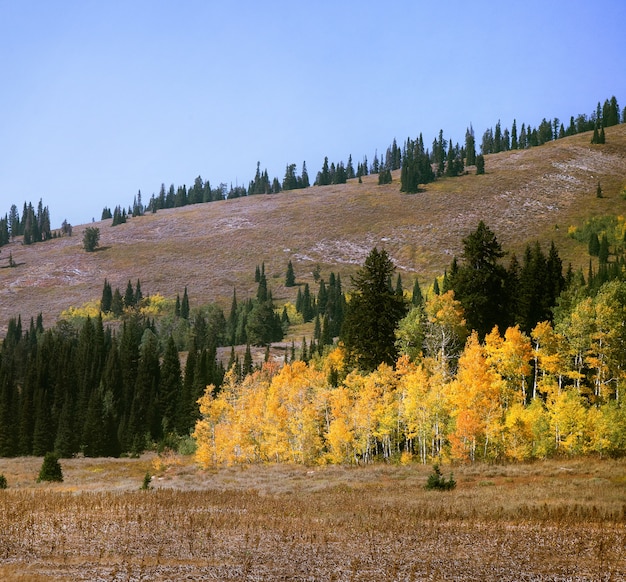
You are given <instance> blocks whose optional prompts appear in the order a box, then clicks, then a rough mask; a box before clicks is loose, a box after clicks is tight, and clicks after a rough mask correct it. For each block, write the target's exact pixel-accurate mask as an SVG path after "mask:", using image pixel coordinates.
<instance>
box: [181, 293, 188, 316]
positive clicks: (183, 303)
mask: <svg viewBox="0 0 626 582" xmlns="http://www.w3.org/2000/svg"><path fill="white" fill-rule="evenodd" d="M180 316H181V317H182V318H183V319H189V296H188V295H187V286H185V291H184V292H183V298H182V300H181V302H180Z"/></svg>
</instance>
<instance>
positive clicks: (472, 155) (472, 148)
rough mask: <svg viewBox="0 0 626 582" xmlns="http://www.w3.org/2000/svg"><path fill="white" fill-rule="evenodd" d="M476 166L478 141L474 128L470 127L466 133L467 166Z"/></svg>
mask: <svg viewBox="0 0 626 582" xmlns="http://www.w3.org/2000/svg"><path fill="white" fill-rule="evenodd" d="M474 164H476V139H475V137H474V128H473V127H472V126H471V125H470V126H469V127H468V128H467V131H466V132H465V165H467V166H473V165H474Z"/></svg>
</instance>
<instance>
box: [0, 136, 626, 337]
mask: <svg viewBox="0 0 626 582" xmlns="http://www.w3.org/2000/svg"><path fill="white" fill-rule="evenodd" d="M590 139H591V135H590V134H580V135H577V136H573V137H570V138H566V139H562V140H558V141H556V142H551V143H549V144H547V145H544V146H542V147H538V148H532V149H530V150H523V151H512V152H505V153H500V154H494V155H490V156H487V157H486V174H485V175H482V176H476V175H474V171H473V168H469V173H468V174H467V175H464V176H462V177H459V178H448V179H441V180H439V181H437V182H435V183H433V184H429V185H428V186H427V187H426V188H425V189H424V191H423V192H420V193H419V194H414V195H407V194H402V193H401V192H400V191H399V172H396V173H395V175H394V182H393V183H392V184H391V185H388V186H378V185H377V176H368V177H366V178H365V179H364V180H363V183H362V184H358V183H357V181H356V180H352V181H351V182H350V183H348V184H345V185H341V186H326V187H312V188H309V189H306V190H296V191H291V192H284V193H281V194H275V195H267V196H254V197H250V198H243V199H237V200H229V201H223V202H212V203H208V204H200V205H194V206H188V207H184V208H180V209H173V210H163V211H159V212H158V213H157V214H154V215H146V216H143V217H139V218H134V219H131V220H129V222H128V223H126V224H124V225H120V226H117V227H111V226H110V224H111V221H105V222H97V223H94V224H93V226H97V227H99V228H100V232H101V239H100V245H101V248H100V249H99V250H98V251H97V252H95V253H86V252H85V251H84V250H83V248H82V236H83V231H84V228H85V227H86V226H90V225H83V226H77V227H75V228H74V235H73V236H72V237H70V238H62V239H56V240H52V241H49V242H46V243H42V244H37V245H32V246H23V245H22V244H21V241H19V240H16V241H15V242H13V243H12V244H10V245H8V246H5V247H3V248H2V249H1V251H2V252H1V255H0V266H2V267H4V268H0V334H2V333H4V330H5V329H6V323H7V321H8V319H9V318H10V317H14V316H17V315H18V314H21V315H22V318H23V319H24V320H27V319H28V318H30V317H31V316H36V315H37V314H38V313H39V312H42V313H43V315H44V325H51V324H52V323H54V321H55V320H56V319H57V318H58V316H59V314H60V313H61V311H62V310H63V309H65V308H67V307H69V306H79V305H81V304H83V303H85V302H87V301H90V300H97V299H99V298H100V296H101V292H102V285H103V282H104V279H105V277H106V278H107V279H108V280H109V282H110V283H111V284H112V286H113V288H115V287H119V288H120V290H121V291H122V293H123V292H124V290H125V288H126V284H127V282H128V280H129V279H131V280H132V281H133V283H134V282H135V281H136V280H137V279H139V280H141V284H142V290H143V292H144V294H146V293H150V294H154V293H157V292H158V293H161V294H163V295H165V296H169V297H172V296H175V295H176V294H177V293H180V294H181V295H182V292H183V289H184V287H185V285H187V287H188V291H189V297H190V301H191V307H192V308H193V307H194V306H195V305H199V304H201V303H206V302H210V301H218V302H220V303H221V304H222V305H223V306H224V307H225V308H226V309H227V308H228V307H229V305H230V299H231V297H232V292H233V288H236V289H237V295H238V297H239V298H240V299H242V298H245V297H247V296H250V295H252V294H253V293H254V291H255V283H254V269H255V266H256V265H259V264H261V262H265V268H266V274H267V275H268V280H269V283H270V286H271V288H272V291H273V294H274V297H275V299H276V300H277V302H278V303H280V302H282V301H283V300H292V301H293V300H294V299H295V294H296V292H297V290H296V289H293V288H292V289H287V288H285V287H283V283H284V275H285V269H286V265H287V262H288V260H289V259H291V260H292V262H293V264H294V267H295V271H296V277H297V279H298V282H306V281H308V282H312V281H313V277H312V274H311V272H312V270H313V269H314V267H315V266H316V265H317V264H319V265H320V267H321V269H322V276H327V274H328V272H329V271H331V270H332V271H335V272H338V273H340V274H341V276H342V279H343V281H344V287H345V288H347V287H348V286H349V275H350V274H351V273H353V272H354V270H355V269H356V268H357V267H358V265H360V264H361V263H362V262H363V260H364V259H365V257H366V255H367V254H368V252H369V251H370V250H371V248H372V247H373V246H375V245H378V246H379V247H385V248H386V249H387V251H388V252H389V253H390V255H391V256H392V258H393V259H394V261H395V262H396V265H397V266H398V269H399V272H400V273H401V274H402V276H403V280H404V282H405V286H406V287H409V286H410V285H411V284H412V282H413V279H414V277H415V275H416V274H417V275H418V276H419V278H420V281H421V282H422V283H428V284H430V283H431V282H432V279H433V277H434V276H436V275H438V274H441V273H442V272H443V269H444V268H446V267H447V266H448V265H449V264H450V261H451V259H452V257H453V255H454V254H456V253H459V251H460V249H461V239H462V238H463V237H464V236H465V235H467V234H468V233H469V232H470V231H471V230H473V229H474V228H475V227H476V225H477V223H478V221H479V220H481V219H482V220H484V221H485V222H486V223H487V224H488V225H489V226H490V228H491V229H492V230H493V231H494V232H495V233H496V235H497V236H498V238H499V240H500V241H501V242H502V243H503V245H504V247H505V248H506V249H507V250H511V251H516V252H518V253H520V252H521V251H523V248H524V246H525V245H526V243H527V242H531V241H534V240H535V239H539V240H541V241H545V242H546V243H548V242H549V241H550V240H551V239H553V240H554V241H555V242H556V244H557V247H558V248H559V251H560V253H561V256H562V257H563V258H564V261H565V262H566V263H567V262H568V261H571V262H572V263H573V264H574V265H576V266H583V267H585V268H586V265H587V263H588V256H587V249H586V246H585V245H583V244H581V243H576V242H575V241H574V240H573V239H571V238H569V237H568V236H567V229H568V226H570V225H572V224H578V223H580V222H581V221H582V220H584V219H585V218H586V217H589V216H592V215H602V214H609V213H610V214H624V213H626V200H624V199H623V198H622V196H621V192H622V191H623V189H624V187H626V125H623V124H622V125H619V126H615V127H611V128H608V129H607V130H606V141H607V143H606V145H593V146H592V145H590ZM598 182H600V183H601V185H602V189H603V193H604V197H603V198H597V197H596V187H597V184H598ZM86 195H88V193H86ZM102 202H103V206H104V205H105V204H106V201H102ZM10 253H11V254H12V257H13V260H14V261H15V262H16V263H17V264H18V266H17V267H16V268H8V257H9V254H10ZM313 290H314V291H315V290H316V289H315V287H314V288H313Z"/></svg>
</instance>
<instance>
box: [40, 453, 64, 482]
mask: <svg viewBox="0 0 626 582" xmlns="http://www.w3.org/2000/svg"><path fill="white" fill-rule="evenodd" d="M41 481H57V482H61V481H63V470H62V468H61V464H60V463H59V458H58V457H57V456H56V455H55V454H54V453H53V452H51V451H49V452H47V453H46V455H45V456H44V459H43V463H42V464H41V469H40V470H39V476H38V477H37V482H38V483H40V482H41Z"/></svg>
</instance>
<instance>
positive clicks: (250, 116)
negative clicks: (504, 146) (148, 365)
mask: <svg viewBox="0 0 626 582" xmlns="http://www.w3.org/2000/svg"><path fill="white" fill-rule="evenodd" d="M625 22H626V1H624V0H593V1H591V0H584V1H583V0H541V1H537V0H525V1H523V2H517V1H515V2H508V1H505V0H499V1H495V0H494V1H486V0H473V1H469V0H465V1H457V0H450V1H445V0H441V1H434V0H431V1H429V2H424V1H421V0H399V1H394V0H389V1H387V2H381V1H377V2H371V1H369V0H360V1H358V2H357V1H342V0H332V1H326V0H321V1H316V2H307V1H294V0H285V1H272V0H268V1H259V0H256V1H254V0H250V1H247V0H238V1H237V0H234V1H223V0H222V1H212V0H197V1H195V0H176V1H173V0H172V1H168V2H165V1H159V0H152V1H147V0H146V1H142V0H119V1H118V0H107V1H106V2H104V1H101V0H97V1H96V0H57V1H54V2H51V1H49V0H0V74H1V85H0V87H1V89H0V120H1V121H0V214H1V215H4V213H5V212H8V210H9V208H10V206H11V204H16V205H17V206H18V209H19V211H20V212H21V210H22V205H23V203H24V201H30V202H33V204H34V205H36V204H37V202H38V201H39V199H43V203H44V205H47V206H48V207H49V209H50V214H51V220H52V227H53V228H56V227H58V226H60V224H61V222H62V221H63V219H67V220H68V221H69V222H70V223H72V224H74V225H77V224H82V223H85V222H90V221H91V219H92V218H95V219H96V220H99V218H100V215H101V213H102V209H103V207H105V206H108V207H110V208H113V207H114V206H116V205H118V204H121V205H123V206H126V207H127V206H128V205H129V204H131V203H132V200H133V197H134V196H135V195H136V194H137V192H138V191H139V190H141V193H142V197H143V201H144V202H147V201H148V200H149V198H150V196H151V195H152V194H153V193H157V194H158V191H159V188H160V186H161V183H165V185H166V187H169V185H170V184H175V185H176V186H179V185H182V184H187V185H188V186H189V185H191V184H192V183H193V181H194V178H196V176H198V175H200V176H202V178H203V179H205V180H207V179H208V180H210V182H211V184H212V185H214V186H217V185H218V184H219V183H220V182H226V183H227V184H230V183H233V184H235V183H238V184H239V185H244V186H247V185H248V182H249V181H250V180H251V179H252V178H253V177H254V172H255V170H256V164H257V161H259V162H260V163H261V169H262V170H263V169H267V170H268V173H269V176H270V179H272V178H273V177H274V176H277V177H278V178H279V179H280V180H281V181H282V178H283V176H284V173H285V166H286V165H287V164H288V163H295V164H296V165H297V169H298V172H300V170H301V167H302V162H303V161H306V164H307V169H308V172H309V176H310V177H311V179H312V180H313V179H314V178H315V174H316V173H317V171H318V170H319V169H320V168H321V166H322V163H323V160H324V156H328V158H329V160H330V161H331V162H339V161H344V163H345V162H347V159H348V155H349V154H351V155H352V158H353V160H354V163H355V165H356V162H357V161H360V160H362V159H363V156H365V155H366V156H367V158H368V160H369V161H370V162H371V160H372V159H373V156H374V153H375V151H376V150H378V152H379V153H380V152H384V151H385V150H386V148H387V147H388V146H389V145H390V144H391V142H392V141H393V139H394V138H396V139H397V141H398V144H399V145H401V144H402V142H403V141H404V140H405V139H406V137H409V136H410V137H412V138H415V137H416V136H417V135H419V133H420V132H422V134H423V137H424V140H425V143H426V145H428V147H430V145H431V143H432V140H433V138H434V137H435V136H436V135H437V134H438V132H439V130H440V129H443V131H444V137H446V138H448V139H450V138H451V139H452V140H453V141H454V142H459V143H462V142H463V140H464V135H465V130H466V128H467V127H468V126H469V124H470V123H471V124H472V125H473V127H474V130H475V133H476V137H477V141H478V143H480V138H481V136H482V133H483V132H484V130H485V129H486V128H488V127H495V124H496V123H497V121H498V120H501V123H502V127H503V128H504V127H510V126H511V123H512V121H513V118H516V119H517V123H518V127H520V126H521V123H522V122H525V123H527V124H531V125H532V126H533V127H536V126H537V125H538V124H539V123H540V122H541V120H542V118H544V117H545V118H548V119H549V118H553V117H558V118H560V119H562V120H564V121H566V122H567V121H568V120H569V117H570V115H577V114H579V113H585V114H590V113H591V112H592V111H593V110H594V109H595V106H596V104H597V102H598V101H602V102H604V100H605V99H607V98H610V97H611V96H612V95H615V96H616V97H617V100H618V103H619V106H620V109H623V107H624V105H626V28H625V26H624V23H625ZM566 125H567V123H566Z"/></svg>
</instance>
